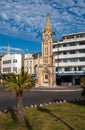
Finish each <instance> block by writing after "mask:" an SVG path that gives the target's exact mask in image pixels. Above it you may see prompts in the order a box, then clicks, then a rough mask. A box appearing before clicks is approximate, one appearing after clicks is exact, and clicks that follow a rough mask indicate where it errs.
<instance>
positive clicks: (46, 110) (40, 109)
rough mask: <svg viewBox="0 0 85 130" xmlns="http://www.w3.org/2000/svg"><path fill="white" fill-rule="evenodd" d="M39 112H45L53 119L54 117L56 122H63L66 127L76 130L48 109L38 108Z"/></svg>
mask: <svg viewBox="0 0 85 130" xmlns="http://www.w3.org/2000/svg"><path fill="white" fill-rule="evenodd" d="M37 109H38V110H39V111H41V112H45V113H48V114H49V115H51V116H52V117H54V118H55V119H56V121H58V120H59V121H60V122H62V123H63V124H64V125H66V126H67V127H68V128H69V129H70V130H74V128H72V127H71V126H70V125H69V124H68V123H67V122H65V121H64V120H62V119H61V118H60V117H58V116H56V115H55V114H53V113H52V112H51V111H50V110H49V109H47V108H42V107H38V108H37Z"/></svg>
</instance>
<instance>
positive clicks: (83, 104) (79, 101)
mask: <svg viewBox="0 0 85 130" xmlns="http://www.w3.org/2000/svg"><path fill="white" fill-rule="evenodd" d="M68 102H70V103H73V104H76V105H79V106H85V99H84V100H74V101H68Z"/></svg>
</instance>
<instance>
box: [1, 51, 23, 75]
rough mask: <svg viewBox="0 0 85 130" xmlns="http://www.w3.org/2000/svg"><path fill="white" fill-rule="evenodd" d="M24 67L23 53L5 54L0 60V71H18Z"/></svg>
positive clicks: (4, 72) (3, 72)
mask: <svg viewBox="0 0 85 130" xmlns="http://www.w3.org/2000/svg"><path fill="white" fill-rule="evenodd" d="M22 67H24V54H23V53H22V54H9V53H8V54H6V55H4V56H3V57H2V60H1V73H2V74H6V73H12V72H13V73H16V74H17V73H19V72H20V70H21V68H22Z"/></svg>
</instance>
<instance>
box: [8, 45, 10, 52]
mask: <svg viewBox="0 0 85 130" xmlns="http://www.w3.org/2000/svg"><path fill="white" fill-rule="evenodd" d="M8 54H10V46H9V45H8Z"/></svg>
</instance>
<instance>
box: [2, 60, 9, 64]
mask: <svg viewBox="0 0 85 130" xmlns="http://www.w3.org/2000/svg"><path fill="white" fill-rule="evenodd" d="M10 63H11V60H5V61H3V64H10Z"/></svg>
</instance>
